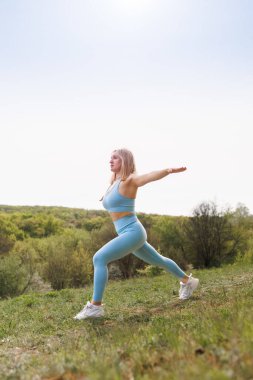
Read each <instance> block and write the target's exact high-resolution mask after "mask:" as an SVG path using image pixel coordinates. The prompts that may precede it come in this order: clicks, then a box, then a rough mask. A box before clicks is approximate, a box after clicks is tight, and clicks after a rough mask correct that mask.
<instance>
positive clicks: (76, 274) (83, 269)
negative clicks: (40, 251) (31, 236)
mask: <svg viewBox="0 0 253 380" xmlns="http://www.w3.org/2000/svg"><path fill="white" fill-rule="evenodd" d="M85 237H86V233H85ZM85 239H86V238H84V239H82V238H81V232H80V231H78V233H76V232H75V231H67V232H66V233H64V234H63V235H61V236H56V237H54V238H53V237H51V238H49V239H47V241H45V242H44V248H46V257H45V252H44V259H43V261H44V265H43V266H42V269H41V271H42V276H43V278H44V279H45V280H46V281H49V282H50V283H51V285H52V287H53V289H55V290H60V289H64V288H66V287H80V286H84V285H85V284H87V283H89V282H90V280H91V278H92V276H93V265H92V255H91V254H90V252H89V251H88V250H87V248H86V244H85V241H86V240H85Z"/></svg>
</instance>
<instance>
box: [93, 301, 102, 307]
mask: <svg viewBox="0 0 253 380" xmlns="http://www.w3.org/2000/svg"><path fill="white" fill-rule="evenodd" d="M91 303H92V305H95V306H101V305H102V301H101V302H100V301H93V300H92V301H91Z"/></svg>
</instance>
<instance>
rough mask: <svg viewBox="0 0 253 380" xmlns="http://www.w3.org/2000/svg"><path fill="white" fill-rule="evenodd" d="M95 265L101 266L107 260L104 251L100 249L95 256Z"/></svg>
mask: <svg viewBox="0 0 253 380" xmlns="http://www.w3.org/2000/svg"><path fill="white" fill-rule="evenodd" d="M93 265H94V267H96V266H99V265H106V262H105V260H104V257H103V253H102V252H101V251H100V250H99V251H97V252H96V253H95V255H94V256H93Z"/></svg>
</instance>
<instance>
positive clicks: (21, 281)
mask: <svg viewBox="0 0 253 380" xmlns="http://www.w3.org/2000/svg"><path fill="white" fill-rule="evenodd" d="M138 217H139V219H140V221H141V222H142V223H143V225H144V227H145V228H146V230H147V233H148V241H149V242H150V244H152V245H153V246H154V247H155V248H156V249H157V250H158V251H159V252H160V253H161V254H162V255H164V256H166V257H170V258H171V259H173V260H175V261H176V262H177V263H178V264H179V265H180V266H181V267H182V268H184V269H185V270H187V269H189V268H191V267H194V268H210V267H212V266H216V267H218V266H220V265H222V264H223V263H233V262H234V261H235V260H239V259H240V260H252V257H253V216H252V215H250V214H249V211H248V209H247V207H246V206H244V205H242V204H239V205H238V207H237V208H236V210H234V211H233V210H225V211H220V210H218V207H217V205H216V204H215V203H213V202H203V203H201V204H200V205H198V206H197V207H196V208H195V210H194V211H193V215H192V216H191V217H184V216H180V217H175V216H168V215H156V214H144V213H140V214H138ZM115 236H116V234H115V230H114V227H113V224H112V222H111V219H110V217H109V215H108V213H107V212H106V211H102V210H83V209H76V208H67V207H44V206H33V207H32V206H4V205H2V206H0V297H2V298H3V297H8V296H15V295H19V294H22V293H24V292H28V291H40V290H43V289H45V288H49V287H52V288H53V289H62V288H66V287H82V286H84V285H85V284H87V283H89V282H90V281H91V280H92V278H93V265H92V257H93V255H94V253H95V252H96V251H97V250H98V249H99V248H100V247H101V246H102V245H104V244H105V243H106V242H108V241H109V240H111V239H113V238H114V237H115ZM146 267H147V264H146V263H144V262H142V261H140V260H139V259H137V258H136V257H135V256H134V255H128V256H127V257H125V258H123V259H121V260H118V261H116V262H114V263H111V264H110V266H109V271H110V277H111V278H119V279H122V278H129V277H132V276H136V275H140V273H145V268H146ZM146 269H147V268H146ZM158 272H159V271H158ZM153 273H155V271H153Z"/></svg>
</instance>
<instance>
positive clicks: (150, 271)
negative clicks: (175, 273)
mask: <svg viewBox="0 0 253 380" xmlns="http://www.w3.org/2000/svg"><path fill="white" fill-rule="evenodd" d="M137 273H139V274H141V275H144V276H147V277H154V276H159V275H160V274H162V273H165V271H164V269H163V268H160V267H157V266H153V265H147V266H146V268H144V269H137Z"/></svg>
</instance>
